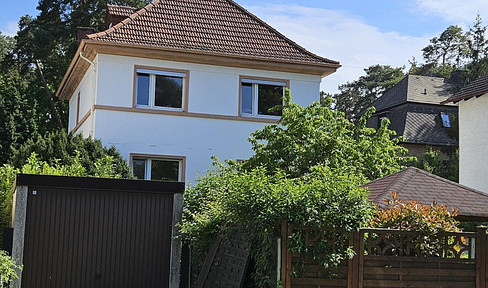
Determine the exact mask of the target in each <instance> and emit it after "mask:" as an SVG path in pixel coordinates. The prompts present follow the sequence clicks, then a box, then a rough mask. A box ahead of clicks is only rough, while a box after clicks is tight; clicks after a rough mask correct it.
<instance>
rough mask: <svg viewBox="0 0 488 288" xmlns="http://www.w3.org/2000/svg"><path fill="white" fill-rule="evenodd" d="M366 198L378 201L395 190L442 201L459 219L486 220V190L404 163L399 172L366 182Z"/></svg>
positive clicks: (404, 196)
mask: <svg viewBox="0 0 488 288" xmlns="http://www.w3.org/2000/svg"><path fill="white" fill-rule="evenodd" d="M363 187H365V188H368V189H369V191H370V193H371V194H370V195H369V199H370V200H371V201H372V202H373V203H375V204H377V205H379V206H380V207H381V206H383V205H385V203H384V200H385V199H390V198H391V193H392V192H396V193H398V198H399V199H401V200H405V201H409V200H415V201H418V202H419V203H421V204H423V205H431V204H432V203H436V204H444V205H447V206H448V207H449V208H455V209H459V215H458V219H459V220H466V221H488V194H487V193H484V192H482V191H479V190H476V189H472V188H469V187H466V186H463V185H460V184H458V183H456V182H453V181H450V180H447V179H444V178H441V177H439V176H436V175H434V174H431V173H428V172H426V171H424V170H421V169H418V168H415V167H408V168H407V169H405V170H402V171H400V172H397V173H394V174H391V175H388V176H386V177H383V178H381V179H378V180H374V181H372V182H369V183H367V184H365V185H363Z"/></svg>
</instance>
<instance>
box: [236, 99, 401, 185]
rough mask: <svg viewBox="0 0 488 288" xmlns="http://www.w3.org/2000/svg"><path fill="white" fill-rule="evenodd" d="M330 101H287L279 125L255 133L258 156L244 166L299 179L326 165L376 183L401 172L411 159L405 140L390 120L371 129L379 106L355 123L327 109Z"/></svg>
mask: <svg viewBox="0 0 488 288" xmlns="http://www.w3.org/2000/svg"><path fill="white" fill-rule="evenodd" d="M330 101H331V99H329V100H328V101H324V102H323V103H313V104H312V105H310V106H308V107H300V106H299V105H296V104H294V103H289V102H288V104H287V106H286V109H285V110H286V113H283V115H282V117H281V119H280V121H279V123H278V124H273V125H267V126H266V127H265V128H264V129H262V130H258V131H256V132H253V133H252V134H251V137H250V139H249V141H250V142H251V145H252V147H253V150H254V155H253V156H252V157H251V158H250V159H249V160H247V161H246V162H245V164H244V166H243V167H244V168H245V169H252V168H255V167H259V166H263V167H265V168H266V170H267V171H270V172H273V171H276V170H277V169H279V170H282V171H285V172H286V173H287V174H288V175H289V176H290V177H299V176H301V175H305V174H307V173H309V172H310V169H311V167H314V166H317V165H325V166H328V167H330V168H331V169H342V170H347V171H348V172H349V173H351V174H353V175H361V176H364V177H365V179H370V180H373V179H377V178H381V177H383V176H385V175H388V174H390V173H392V172H395V171H398V170H399V169H400V168H401V165H400V163H405V162H404V161H406V160H408V159H410V158H409V157H406V156H405V155H406V151H407V150H406V149H405V148H402V147H400V146H397V144H398V142H399V140H400V139H399V138H395V137H394V135H395V132H394V131H391V130H389V129H388V124H389V121H388V119H384V120H383V121H382V123H381V127H380V128H379V129H378V130H377V131H376V130H375V129H372V128H367V127H366V120H367V118H368V117H370V116H371V115H372V114H373V113H374V108H370V109H369V110H368V111H367V112H366V113H365V115H364V117H362V118H361V119H360V120H359V121H357V123H352V122H351V121H349V120H348V119H346V118H345V117H344V113H342V112H340V111H334V110H331V109H330V108H328V105H329V103H330ZM328 102H329V103H328Z"/></svg>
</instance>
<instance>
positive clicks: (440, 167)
mask: <svg viewBox="0 0 488 288" xmlns="http://www.w3.org/2000/svg"><path fill="white" fill-rule="evenodd" d="M446 152H448V153H447V154H445V153H442V152H441V151H439V150H434V149H432V147H429V148H428V150H427V152H425V153H424V155H422V157H420V158H418V159H417V160H416V161H414V163H412V164H413V165H414V166H415V167H417V168H420V169H423V170H425V171H427V172H429V173H432V174H435V175H437V176H440V177H442V178H445V179H449V180H451V181H454V182H458V181H459V150H458V149H456V150H455V151H446Z"/></svg>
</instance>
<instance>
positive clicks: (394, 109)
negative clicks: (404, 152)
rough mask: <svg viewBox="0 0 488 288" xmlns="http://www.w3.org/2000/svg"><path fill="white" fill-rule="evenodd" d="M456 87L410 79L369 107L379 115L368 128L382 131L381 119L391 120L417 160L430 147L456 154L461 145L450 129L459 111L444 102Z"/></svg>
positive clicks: (424, 78)
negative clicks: (380, 127) (372, 107)
mask: <svg viewBox="0 0 488 288" xmlns="http://www.w3.org/2000/svg"><path fill="white" fill-rule="evenodd" d="M453 87H454V86H453V85H452V84H450V83H449V82H448V81H447V79H444V78H439V77H431V76H420V75H407V76H406V77H405V78H404V79H403V80H401V81H400V82H399V83H398V84H397V85H395V86H394V87H393V88H391V89H390V90H389V91H387V92H386V93H385V94H383V95H382V96H381V97H379V98H378V99H376V101H374V102H373V103H372V104H371V105H370V106H369V107H371V106H374V107H375V108H376V113H375V114H374V115H373V116H372V117H371V118H370V119H369V120H368V123H367V125H368V127H371V128H379V126H380V125H381V119H382V118H384V117H386V118H388V119H389V120H390V127H389V128H390V129H391V130H394V131H396V133H397V135H398V136H403V137H404V138H405V140H404V141H403V142H402V144H401V145H402V146H404V147H406V148H408V150H409V152H410V154H411V155H413V156H417V157H420V156H422V155H423V154H424V153H425V152H426V151H427V149H428V147H432V148H434V149H435V150H440V151H443V152H445V153H449V152H452V151H453V150H454V149H456V148H457V145H458V144H457V140H456V139H454V138H453V137H452V136H451V135H450V132H451V131H450V130H449V129H450V127H451V125H453V123H451V120H452V119H455V118H457V109H458V108H457V106H456V105H455V104H453V103H446V104H444V105H441V104H440V102H442V101H444V100H447V99H448V98H449V97H450V96H451V92H450V90H451V89H452V88H453ZM364 112H365V110H363V111H362V112H361V113H360V114H359V116H361V115H363V114H364ZM452 116H454V117H452Z"/></svg>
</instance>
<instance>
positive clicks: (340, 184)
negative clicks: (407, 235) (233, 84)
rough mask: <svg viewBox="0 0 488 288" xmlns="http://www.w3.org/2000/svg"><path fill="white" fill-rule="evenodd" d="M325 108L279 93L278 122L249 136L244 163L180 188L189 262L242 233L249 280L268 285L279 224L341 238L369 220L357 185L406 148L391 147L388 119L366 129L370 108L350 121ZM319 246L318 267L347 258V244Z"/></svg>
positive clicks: (391, 165) (218, 167)
mask: <svg viewBox="0 0 488 288" xmlns="http://www.w3.org/2000/svg"><path fill="white" fill-rule="evenodd" d="M330 103H331V100H330V99H328V100H324V101H323V102H322V104H320V103H314V104H312V105H310V106H308V107H305V108H304V107H300V106H298V105H296V104H294V103H291V102H290V96H289V91H286V96H285V105H284V107H283V113H282V117H281V119H280V120H279V123H278V124H275V125H268V126H266V127H265V128H264V129H262V130H258V131H256V132H254V133H253V134H252V135H251V137H250V142H251V144H252V146H253V149H254V152H255V154H254V156H252V157H251V158H250V159H248V160H247V161H245V162H244V163H235V162H231V161H228V162H227V164H222V163H220V162H216V163H215V167H214V169H213V170H211V171H208V173H207V174H206V175H205V176H203V177H202V178H200V179H199V180H198V181H197V183H196V185H195V186H193V187H190V188H189V189H188V190H187V191H186V193H185V203H186V207H185V210H184V216H183V225H182V233H183V236H184V238H185V239H186V240H187V241H189V242H190V244H191V246H192V248H193V250H192V251H193V252H194V254H193V257H194V260H196V261H198V260H200V261H201V259H203V257H204V254H205V248H206V247H207V245H208V244H209V243H210V241H212V239H213V237H214V236H215V235H216V234H219V235H228V233H232V231H234V230H235V229H237V230H239V231H245V232H244V234H245V235H246V237H247V240H248V242H249V243H250V244H251V256H252V258H253V260H254V262H255V263H256V264H255V271H254V280H255V283H256V285H257V286H258V287H270V285H271V283H272V281H271V278H270V277H271V276H270V275H268V274H269V272H270V271H272V267H273V265H274V263H275V262H276V259H273V258H272V257H270V255H273V254H274V253H273V249H274V248H273V247H274V242H275V239H276V237H279V235H280V230H279V228H280V226H281V221H282V220H284V221H287V222H288V223H290V224H293V225H297V226H304V225H310V226H316V227H320V228H332V229H334V230H335V231H337V233H339V234H340V235H342V236H344V235H346V236H347V235H348V232H350V231H354V230H356V229H358V228H359V227H361V226H362V225H364V224H365V223H366V222H367V221H368V219H369V216H370V214H371V211H372V210H371V205H370V204H369V202H368V201H367V198H366V194H365V191H364V189H362V188H359V187H360V185H361V184H364V183H365V182H366V181H367V179H375V178H379V177H382V176H384V175H386V174H389V173H392V172H395V171H398V170H399V169H400V168H401V165H400V164H399V163H400V162H401V161H403V160H404V159H405V158H404V157H403V156H402V155H403V154H404V153H405V152H406V149H404V148H401V147H398V146H396V145H395V144H396V143H397V140H396V139H392V136H393V132H392V131H390V130H388V129H387V126H388V121H384V122H383V123H382V126H381V128H380V129H379V130H378V131H375V130H374V129H369V128H366V127H365V125H366V117H368V116H369V115H370V114H371V113H373V110H370V111H368V112H367V113H366V116H365V117H363V118H362V119H361V120H360V121H359V122H358V124H353V123H352V122H350V121H349V120H347V119H345V118H344V114H343V113H341V112H338V111H332V110H331V109H330V108H329V105H330ZM339 228H340V229H339ZM339 238H340V237H338V239H339ZM294 239H295V240H297V239H299V237H298V236H297V237H295V238H294ZM293 243H294V244H292V245H291V246H290V247H289V248H290V249H292V250H294V251H308V252H311V253H313V252H314V251H313V250H310V249H309V248H310V247H305V246H303V245H302V244H303V241H302V242H301V241H294V242H293ZM322 244H323V245H330V246H328V247H326V246H321V247H320V249H322V250H321V251H328V252H330V253H325V254H324V253H316V254H314V255H315V256H316V257H317V259H318V260H319V261H320V262H321V263H322V265H324V266H333V265H336V264H338V262H339V261H340V260H341V259H345V258H347V257H350V256H351V253H350V249H348V248H349V247H347V245H346V246H343V245H335V246H334V244H331V243H329V244H325V243H322ZM322 244H321V245H322ZM335 244H337V243H335ZM315 252H317V251H315ZM197 270H198V269H197Z"/></svg>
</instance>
